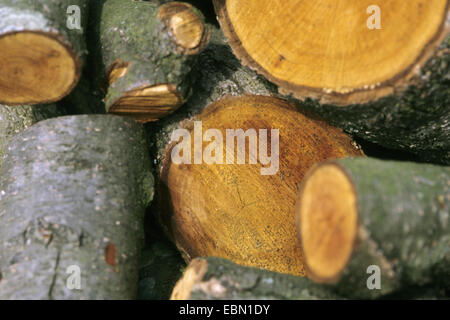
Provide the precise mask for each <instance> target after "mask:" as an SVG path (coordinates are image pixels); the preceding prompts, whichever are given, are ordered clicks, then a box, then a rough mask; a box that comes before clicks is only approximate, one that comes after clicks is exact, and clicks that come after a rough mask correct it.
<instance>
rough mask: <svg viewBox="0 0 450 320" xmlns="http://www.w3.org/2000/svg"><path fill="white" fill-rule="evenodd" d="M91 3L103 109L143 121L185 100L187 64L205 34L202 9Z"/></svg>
mask: <svg viewBox="0 0 450 320" xmlns="http://www.w3.org/2000/svg"><path fill="white" fill-rule="evenodd" d="M93 6H94V9H93V10H95V12H97V14H95V15H98V16H99V26H98V27H97V28H98V31H97V32H99V39H98V44H97V46H98V48H97V49H98V50H97V51H99V53H97V55H98V56H100V57H101V58H102V60H103V61H102V62H103V65H104V68H105V71H106V82H107V86H108V90H107V94H106V98H105V103H106V110H107V111H108V112H109V113H115V114H122V115H127V116H131V117H133V118H134V119H136V120H137V121H139V122H148V121H155V120H158V119H160V118H162V117H164V116H166V115H168V114H170V113H172V112H173V111H174V110H176V109H178V108H179V107H180V106H181V105H182V104H184V103H185V102H186V100H187V98H188V97H189V96H190V93H191V84H192V77H194V76H195V75H194V74H192V73H191V68H192V65H193V63H194V62H195V60H196V56H197V54H198V53H199V52H200V51H201V50H202V49H203V48H204V47H205V46H206V45H207V43H208V39H209V30H208V28H207V27H206V26H205V24H204V21H203V16H202V14H201V13H200V12H199V11H198V10H197V9H195V8H194V7H193V6H191V5H190V4H187V3H183V2H169V3H166V4H163V5H159V2H158V1H149V2H146V1H131V0H126V1H123V0H109V1H106V2H104V1H100V2H99V3H97V4H93Z"/></svg>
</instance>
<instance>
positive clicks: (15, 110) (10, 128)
mask: <svg viewBox="0 0 450 320" xmlns="http://www.w3.org/2000/svg"><path fill="white" fill-rule="evenodd" d="M65 113H66V112H65V109H63V108H61V107H59V106H57V105H55V104H50V105H37V106H28V105H23V106H7V105H1V104H0V167H1V163H2V159H3V155H4V154H5V151H6V146H7V144H8V141H9V139H11V137H13V136H14V135H16V134H18V133H20V132H22V131H24V130H25V129H27V128H29V127H30V126H32V125H33V124H35V123H36V122H39V121H41V120H45V119H48V118H53V117H58V116H62V115H65Z"/></svg>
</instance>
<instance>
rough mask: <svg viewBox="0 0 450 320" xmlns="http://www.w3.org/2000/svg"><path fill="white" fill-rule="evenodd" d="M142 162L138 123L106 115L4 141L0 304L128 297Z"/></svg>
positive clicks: (143, 189) (41, 126) (139, 235)
mask: <svg viewBox="0 0 450 320" xmlns="http://www.w3.org/2000/svg"><path fill="white" fill-rule="evenodd" d="M149 163H150V160H149V156H148V149H147V144H146V137H145V135H144V130H143V128H142V126H140V125H137V124H136V123H135V122H134V121H133V120H130V119H126V118H123V117H118V116H114V115H90V116H88V115H84V116H66V117H59V118H55V119H49V120H45V121H41V122H39V123H37V124H35V125H33V126H32V127H30V128H29V129H28V130H26V131H24V132H22V133H20V134H18V135H16V136H14V137H13V138H12V139H11V140H10V142H9V145H8V151H7V153H6V155H5V158H4V162H3V165H2V168H1V172H0V273H1V275H2V276H1V280H0V299H25V300H27V299H133V298H135V297H136V294H137V286H138V270H139V269H138V268H139V257H140V252H141V249H142V244H143V240H144V239H143V238H144V231H143V220H144V211H145V207H146V206H147V205H148V203H149V202H150V200H151V198H152V191H153V177H152V175H151V172H150V168H149ZM77 279H79V280H80V281H79V282H78V281H77ZM78 284H79V285H80V286H79V287H78Z"/></svg>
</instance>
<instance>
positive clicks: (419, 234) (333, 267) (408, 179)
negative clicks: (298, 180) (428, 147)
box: [296, 158, 450, 298]
mask: <svg viewBox="0 0 450 320" xmlns="http://www.w3.org/2000/svg"><path fill="white" fill-rule="evenodd" d="M449 210H450V168H449V167H441V166H436V165H428V164H417V163H409V162H404V163H402V162H394V161H381V160H376V159H368V158H366V159H341V160H334V161H330V162H325V163H323V164H320V165H318V166H316V167H315V168H314V169H313V170H312V171H311V172H309V173H308V175H307V177H306V178H305V179H304V182H303V184H302V188H301V191H300V193H299V196H298V202H297V207H296V221H297V230H298V236H299V240H300V243H301V247H302V249H303V258H304V264H305V268H306V270H307V275H308V276H309V277H310V278H311V279H313V280H315V281H317V282H321V283H330V284H333V290H335V291H336V292H338V293H339V294H341V295H344V296H351V297H357V298H377V297H380V296H383V295H387V294H391V293H393V292H395V291H398V290H400V289H401V288H402V287H406V286H411V285H417V286H424V285H429V284H434V285H436V286H437V287H439V286H442V287H447V288H448V287H449V286H450V278H449V275H450V270H449V267H450V229H449V226H450V225H449V223H448V222H449V221H448V219H449V217H448V213H449ZM374 272H376V273H377V274H376V275H375V276H379V279H378V280H379V281H380V282H379V288H375V289H376V290H375V289H374V288H372V289H374V290H370V283H369V282H371V279H369V278H370V275H371V274H372V273H374ZM374 281H376V280H375V279H374ZM368 283H369V284H368ZM374 285H376V283H374Z"/></svg>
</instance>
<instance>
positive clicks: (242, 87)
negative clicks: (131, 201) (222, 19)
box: [147, 25, 276, 165]
mask: <svg viewBox="0 0 450 320" xmlns="http://www.w3.org/2000/svg"><path fill="white" fill-rule="evenodd" d="M209 28H210V30H211V40H210V42H209V45H208V46H207V47H206V49H205V50H204V51H203V52H202V53H200V55H199V57H198V61H197V63H196V64H195V66H194V69H193V73H195V74H197V80H196V81H195V82H194V85H193V87H194V88H196V89H195V90H196V91H195V94H194V95H193V96H192V97H191V98H190V99H189V100H188V101H187V103H186V104H185V105H184V106H183V108H180V109H179V110H178V111H177V112H175V113H174V114H172V115H170V116H168V117H166V118H164V119H162V120H160V121H158V122H156V123H153V124H151V125H149V126H148V127H147V128H148V132H149V134H150V139H149V140H150V143H151V146H152V153H153V157H154V158H155V159H156V161H157V164H158V165H160V164H161V163H162V160H163V159H164V153H165V150H166V147H167V145H168V143H169V141H170V137H171V134H172V132H173V130H176V129H178V128H181V126H182V123H183V121H185V120H189V119H192V118H193V117H194V116H195V115H197V114H199V113H200V112H201V111H202V110H203V109H204V108H206V107H207V106H208V105H210V104H211V103H213V102H215V101H217V100H219V99H220V98H222V97H224V96H227V95H231V96H240V95H243V94H253V95H263V96H273V95H275V94H276V86H275V85H273V84H271V83H270V82H269V81H267V80H266V79H264V78H263V77H261V76H259V75H258V74H256V72H254V71H252V70H250V69H248V68H246V67H243V66H242V65H241V64H240V62H239V60H237V59H236V57H235V56H234V55H233V53H232V52H231V49H230V47H229V46H228V44H227V43H226V40H225V37H224V35H223V33H222V31H220V30H219V29H218V28H217V27H215V26H212V25H209Z"/></svg>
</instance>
